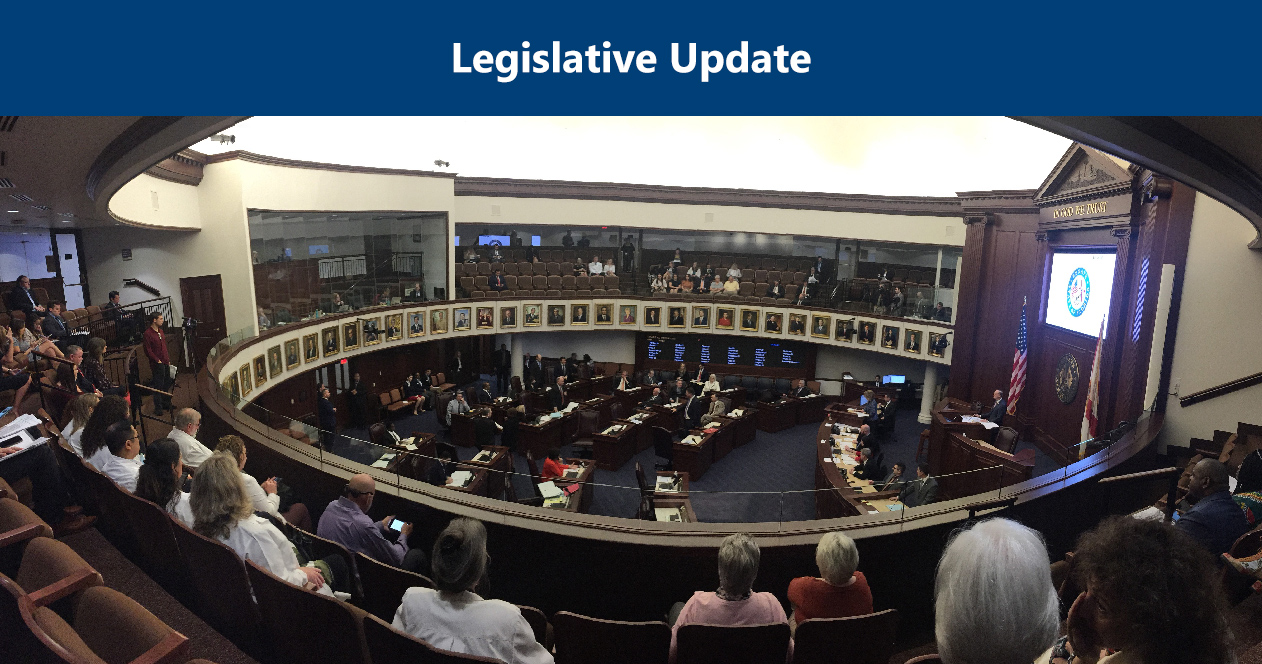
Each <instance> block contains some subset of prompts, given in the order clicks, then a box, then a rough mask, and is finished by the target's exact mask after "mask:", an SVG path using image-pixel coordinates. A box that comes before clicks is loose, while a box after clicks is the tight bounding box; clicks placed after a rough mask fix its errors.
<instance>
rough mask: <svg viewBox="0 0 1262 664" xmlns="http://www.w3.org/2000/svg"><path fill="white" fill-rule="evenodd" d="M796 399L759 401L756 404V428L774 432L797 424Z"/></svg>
mask: <svg viewBox="0 0 1262 664" xmlns="http://www.w3.org/2000/svg"><path fill="white" fill-rule="evenodd" d="M797 410H798V404H797V401H796V400H781V401H773V402H760V403H759V404H758V429H759V430H761V431H767V432H770V433H774V432H776V431H784V430H785V429H788V428H791V427H793V426H794V425H796V424H797Z"/></svg>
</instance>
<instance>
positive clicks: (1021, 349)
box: [1008, 302, 1029, 415]
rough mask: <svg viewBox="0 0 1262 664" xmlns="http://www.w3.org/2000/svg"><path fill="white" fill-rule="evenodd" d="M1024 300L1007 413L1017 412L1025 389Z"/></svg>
mask: <svg viewBox="0 0 1262 664" xmlns="http://www.w3.org/2000/svg"><path fill="white" fill-rule="evenodd" d="M1025 327H1026V326H1025V302H1022V303H1021V327H1020V328H1019V329H1018V330H1017V350H1016V352H1015V353H1014V354H1013V355H1012V380H1011V381H1009V383H1008V414H1009V415H1016V414H1017V400H1018V399H1020V398H1021V392H1022V391H1024V390H1025V359H1026V355H1027V353H1026V351H1027V350H1029V347H1028V346H1027V345H1026V337H1025Z"/></svg>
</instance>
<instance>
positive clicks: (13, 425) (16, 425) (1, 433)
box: [0, 413, 39, 439]
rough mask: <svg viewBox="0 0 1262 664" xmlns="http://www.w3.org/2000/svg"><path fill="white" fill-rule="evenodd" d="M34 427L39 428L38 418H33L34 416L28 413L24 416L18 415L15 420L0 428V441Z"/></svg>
mask: <svg viewBox="0 0 1262 664" xmlns="http://www.w3.org/2000/svg"><path fill="white" fill-rule="evenodd" d="M34 426H39V418H38V417H35V416H34V415H31V414H29V413H28V414H26V415H19V416H18V417H17V419H15V420H13V421H12V422H9V423H8V424H6V425H4V427H3V428H0V439H2V438H8V437H9V436H12V435H14V434H16V433H17V432H19V431H22V430H24V429H29V428H30V427H34Z"/></svg>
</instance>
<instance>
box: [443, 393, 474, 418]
mask: <svg viewBox="0 0 1262 664" xmlns="http://www.w3.org/2000/svg"><path fill="white" fill-rule="evenodd" d="M467 412H469V404H468V402H466V401H465V400H464V392H461V391H460V390H456V396H455V398H453V399H452V400H451V401H449V402H447V426H451V416H452V415H459V414H460V413H467Z"/></svg>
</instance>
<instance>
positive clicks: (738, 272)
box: [727, 263, 741, 280]
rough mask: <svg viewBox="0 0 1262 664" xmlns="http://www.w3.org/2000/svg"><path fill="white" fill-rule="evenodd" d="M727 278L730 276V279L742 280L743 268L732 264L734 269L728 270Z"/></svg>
mask: <svg viewBox="0 0 1262 664" xmlns="http://www.w3.org/2000/svg"><path fill="white" fill-rule="evenodd" d="M727 276H728V277H729V278H731V277H735V278H736V279H737V280H740V278H741V267H740V266H739V265H737V264H736V263H732V267H729V268H728V269H727Z"/></svg>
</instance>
